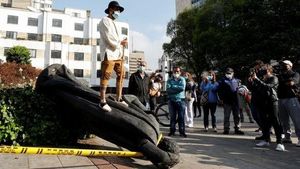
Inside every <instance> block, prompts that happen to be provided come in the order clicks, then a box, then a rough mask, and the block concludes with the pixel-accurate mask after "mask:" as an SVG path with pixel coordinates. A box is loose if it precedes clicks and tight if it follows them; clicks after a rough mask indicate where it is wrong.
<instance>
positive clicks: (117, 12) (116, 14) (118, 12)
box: [112, 11, 120, 19]
mask: <svg viewBox="0 0 300 169" xmlns="http://www.w3.org/2000/svg"><path fill="white" fill-rule="evenodd" d="M119 16H120V11H114V13H113V14H112V17H113V18H114V19H118V17H119Z"/></svg>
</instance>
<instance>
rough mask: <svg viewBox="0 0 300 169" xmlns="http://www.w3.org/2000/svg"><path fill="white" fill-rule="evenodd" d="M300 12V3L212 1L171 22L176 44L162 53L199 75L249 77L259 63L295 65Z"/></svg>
mask: <svg viewBox="0 0 300 169" xmlns="http://www.w3.org/2000/svg"><path fill="white" fill-rule="evenodd" d="M299 11H300V1H298V0H280V1H278V0H207V1H206V3H205V4H204V5H203V6H201V7H200V8H197V9H191V10H188V11H185V12H183V13H182V14H180V15H179V16H178V17H177V19H176V20H172V21H171V22H170V23H169V25H168V30H167V35H168V36H170V37H171V39H172V40H171V42H170V43H168V44H164V46H163V48H164V50H165V52H166V53H168V54H169V55H170V58H173V59H175V60H176V62H179V63H180V62H182V63H184V64H185V65H187V67H188V68H190V69H193V70H194V72H195V73H196V74H198V75H199V72H201V71H202V70H203V69H211V68H212V69H219V70H223V69H225V68H226V67H233V68H234V69H235V70H236V72H238V73H241V74H244V73H245V71H248V70H247V69H248V68H249V67H251V66H252V64H253V63H254V61H255V60H257V59H260V60H263V61H265V62H269V61H270V60H278V61H279V60H282V59H290V60H292V61H294V62H295V61H297V60H299V58H300V29H299V28H300V12H299ZM243 70H244V72H243ZM244 75H245V74H244Z"/></svg>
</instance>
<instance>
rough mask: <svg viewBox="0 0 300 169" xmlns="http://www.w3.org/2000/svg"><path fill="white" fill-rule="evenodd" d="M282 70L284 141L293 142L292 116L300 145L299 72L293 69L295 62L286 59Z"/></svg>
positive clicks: (281, 118)
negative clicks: (290, 120)
mask: <svg viewBox="0 0 300 169" xmlns="http://www.w3.org/2000/svg"><path fill="white" fill-rule="evenodd" d="M280 66H281V72H280V74H279V76H278V77H279V87H278V97H279V115H280V120H281V122H282V127H283V131H284V134H285V138H284V142H285V143H292V140H291V126H290V122H289V118H290V117H291V119H292V121H293V123H294V126H295V131H296V135H297V137H298V143H297V144H296V146H297V147H300V114H299V113H300V103H299V100H298V98H297V95H299V94H300V92H299V90H300V89H299V87H297V85H299V81H300V76H299V73H297V72H294V71H293V70H292V67H293V64H292V62H291V61H289V60H284V61H282V62H281V63H280Z"/></svg>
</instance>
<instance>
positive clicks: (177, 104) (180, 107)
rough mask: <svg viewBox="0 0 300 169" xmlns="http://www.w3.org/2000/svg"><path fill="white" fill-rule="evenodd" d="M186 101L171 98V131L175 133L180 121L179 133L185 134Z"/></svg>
mask: <svg viewBox="0 0 300 169" xmlns="http://www.w3.org/2000/svg"><path fill="white" fill-rule="evenodd" d="M185 108H186V106H185V101H184V100H179V101H171V100H169V111H170V116H171V119H170V124H171V126H170V133H175V131H176V122H178V126H179V133H180V134H185V124H184V113H185Z"/></svg>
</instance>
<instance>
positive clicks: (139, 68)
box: [138, 66, 146, 72]
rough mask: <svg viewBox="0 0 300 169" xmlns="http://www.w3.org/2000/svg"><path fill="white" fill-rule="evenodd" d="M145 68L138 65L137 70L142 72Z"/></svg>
mask: <svg viewBox="0 0 300 169" xmlns="http://www.w3.org/2000/svg"><path fill="white" fill-rule="evenodd" d="M145 69H146V68H145V67H144V66H140V67H138V71H139V72H144V71H145Z"/></svg>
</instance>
